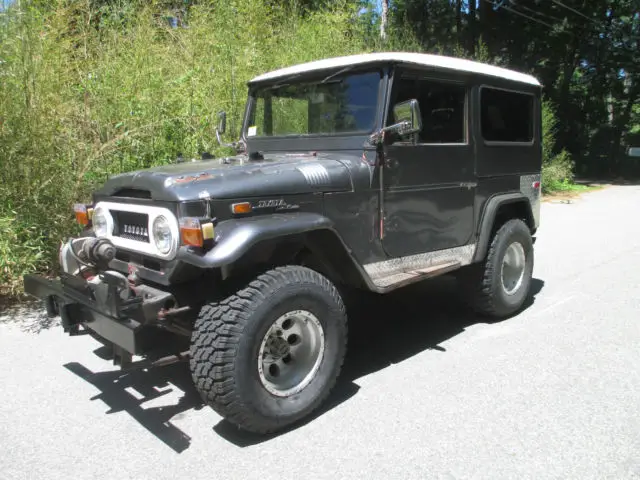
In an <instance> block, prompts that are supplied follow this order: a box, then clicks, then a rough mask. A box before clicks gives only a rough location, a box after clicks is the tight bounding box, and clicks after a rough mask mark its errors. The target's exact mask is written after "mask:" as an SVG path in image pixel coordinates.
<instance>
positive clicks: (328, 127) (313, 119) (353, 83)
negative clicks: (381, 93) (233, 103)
mask: <svg viewBox="0 0 640 480" xmlns="http://www.w3.org/2000/svg"><path fill="white" fill-rule="evenodd" d="M380 78H381V74H380V72H377V71H376V72H367V73H359V74H351V75H345V76H342V77H337V76H335V77H332V76H331V75H330V76H328V77H327V78H325V80H324V82H323V80H318V81H315V82H305V83H289V84H282V85H276V86H271V87H263V88H258V89H256V90H255V91H254V92H253V95H254V101H253V104H252V108H251V112H250V115H249V124H248V126H247V132H246V134H247V137H276V136H286V135H329V134H345V133H369V132H371V131H372V130H373V128H374V124H375V120H376V107H377V103H378V87H379V85H380Z"/></svg>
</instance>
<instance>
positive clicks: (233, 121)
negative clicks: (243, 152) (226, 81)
mask: <svg viewBox="0 0 640 480" xmlns="http://www.w3.org/2000/svg"><path fill="white" fill-rule="evenodd" d="M231 131H232V132H233V134H234V135H235V133H236V72H235V59H234V56H233V54H232V55H231ZM238 136H240V135H238Z"/></svg>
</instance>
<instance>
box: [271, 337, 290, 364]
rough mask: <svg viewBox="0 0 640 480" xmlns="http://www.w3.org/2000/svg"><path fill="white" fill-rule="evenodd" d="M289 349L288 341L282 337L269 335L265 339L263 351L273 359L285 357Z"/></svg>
mask: <svg viewBox="0 0 640 480" xmlns="http://www.w3.org/2000/svg"><path fill="white" fill-rule="evenodd" d="M290 350H291V348H290V347H289V342H287V341H286V340H285V339H284V338H282V337H269V340H267V344H266V348H265V352H266V353H267V354H268V355H271V357H273V359H275V360H278V359H280V358H282V357H286V356H287V355H289V351H290Z"/></svg>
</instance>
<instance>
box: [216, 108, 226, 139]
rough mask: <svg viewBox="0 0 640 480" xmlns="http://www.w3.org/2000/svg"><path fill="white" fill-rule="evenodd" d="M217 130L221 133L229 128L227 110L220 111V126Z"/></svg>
mask: <svg viewBox="0 0 640 480" xmlns="http://www.w3.org/2000/svg"><path fill="white" fill-rule="evenodd" d="M216 130H217V131H218V133H219V134H223V133H224V132H225V131H226V130H227V112H225V111H224V110H223V111H221V112H218V127H217V128H216Z"/></svg>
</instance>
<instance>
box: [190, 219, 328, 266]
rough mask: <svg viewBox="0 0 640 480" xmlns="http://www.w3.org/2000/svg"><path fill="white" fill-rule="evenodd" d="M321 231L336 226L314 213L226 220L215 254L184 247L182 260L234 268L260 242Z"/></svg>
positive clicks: (198, 264)
mask: <svg viewBox="0 0 640 480" xmlns="http://www.w3.org/2000/svg"><path fill="white" fill-rule="evenodd" d="M321 229H328V230H334V228H333V222H331V220H329V219H328V218H327V217H325V216H323V215H320V214H318V213H311V212H300V213H289V214H275V215H268V216H263V217H255V218H244V219H233V220H226V221H224V222H220V223H219V224H218V226H217V227H216V244H215V246H214V247H213V248H212V249H211V250H209V251H208V252H205V253H204V254H203V253H199V252H197V251H195V250H192V249H190V248H189V247H181V248H180V250H179V251H178V260H181V261H183V262H185V263H189V264H191V265H195V266H196V267H200V268H219V267H223V266H225V265H230V264H232V263H233V262H235V261H236V260H238V259H239V258H241V257H242V255H244V254H245V253H246V252H248V251H249V249H250V248H251V247H253V246H254V245H256V244H257V243H259V242H262V241H265V240H270V239H273V238H278V237H284V236H288V235H295V234H300V233H305V232H312V231H315V230H321Z"/></svg>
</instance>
